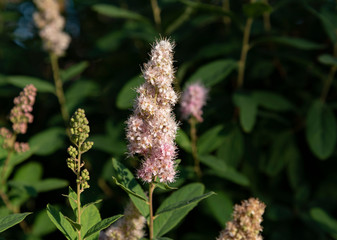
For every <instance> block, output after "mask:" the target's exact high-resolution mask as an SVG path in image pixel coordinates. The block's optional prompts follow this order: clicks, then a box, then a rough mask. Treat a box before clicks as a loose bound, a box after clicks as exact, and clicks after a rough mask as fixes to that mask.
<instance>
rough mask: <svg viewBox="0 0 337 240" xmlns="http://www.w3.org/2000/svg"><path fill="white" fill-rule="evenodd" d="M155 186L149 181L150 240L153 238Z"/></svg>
mask: <svg viewBox="0 0 337 240" xmlns="http://www.w3.org/2000/svg"><path fill="white" fill-rule="evenodd" d="M155 188H156V185H155V184H154V183H153V182H151V183H150V185H149V208H150V219H149V234H150V240H153V219H154V218H153V205H152V202H153V191H154V189H155Z"/></svg>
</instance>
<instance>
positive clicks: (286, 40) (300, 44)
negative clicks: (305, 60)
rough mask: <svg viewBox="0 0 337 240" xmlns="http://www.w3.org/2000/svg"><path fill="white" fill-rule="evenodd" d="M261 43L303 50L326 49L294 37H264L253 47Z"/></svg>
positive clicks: (320, 45) (254, 43)
mask: <svg viewBox="0 0 337 240" xmlns="http://www.w3.org/2000/svg"><path fill="white" fill-rule="evenodd" d="M261 43H267V44H270V43H277V44H282V45H286V46H289V47H294V48H297V49H301V50H316V49H322V48H324V45H322V44H318V43H315V42H311V41H309V40H306V39H303V38H294V37H287V36H275V37H264V38H260V39H258V40H256V41H255V42H253V43H252V46H253V45H257V44H261Z"/></svg>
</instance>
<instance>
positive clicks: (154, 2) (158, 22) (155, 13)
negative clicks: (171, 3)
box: [151, 0, 161, 30]
mask: <svg viewBox="0 0 337 240" xmlns="http://www.w3.org/2000/svg"><path fill="white" fill-rule="evenodd" d="M151 7H152V12H153V18H154V22H155V23H156V27H157V29H158V30H160V27H161V18H160V8H159V6H158V2H157V0H151Z"/></svg>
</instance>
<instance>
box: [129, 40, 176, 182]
mask: <svg viewBox="0 0 337 240" xmlns="http://www.w3.org/2000/svg"><path fill="white" fill-rule="evenodd" d="M150 57H151V58H150V60H149V61H148V63H146V64H144V70H143V77H144V79H145V83H144V84H143V85H141V86H140V87H139V88H138V89H137V93H138V98H137V99H136V102H135V104H134V112H133V114H132V115H131V117H130V118H129V119H128V121H127V139H128V141H129V145H128V149H129V153H130V155H135V154H138V155H141V156H143V157H144V160H143V162H142V165H141V167H140V169H139V170H138V177H139V178H141V179H142V180H144V181H146V182H153V181H154V180H156V178H157V177H158V180H159V181H160V182H173V181H174V179H175V175H176V170H175V163H174V160H175V157H176V145H175V143H174V139H175V136H176V133H177V129H178V126H177V123H176V121H175V118H174V115H173V113H172V107H173V105H174V104H175V103H176V102H177V100H178V97H177V95H176V93H175V92H174V90H173V88H172V83H173V79H174V69H173V44H172V43H171V42H170V41H169V40H166V39H162V40H160V41H158V42H157V43H156V44H155V45H154V46H153V48H152V51H151V54H150Z"/></svg>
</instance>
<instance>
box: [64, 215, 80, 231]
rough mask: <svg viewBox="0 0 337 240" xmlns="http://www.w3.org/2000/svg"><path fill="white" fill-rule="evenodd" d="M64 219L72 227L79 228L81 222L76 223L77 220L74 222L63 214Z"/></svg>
mask: <svg viewBox="0 0 337 240" xmlns="http://www.w3.org/2000/svg"><path fill="white" fill-rule="evenodd" d="M64 217H65V219H66V220H67V221H68V222H69V223H70V224H71V226H73V228H74V229H75V230H77V231H79V230H81V224H78V223H77V222H74V221H73V220H72V219H70V218H68V217H67V216H64Z"/></svg>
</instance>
